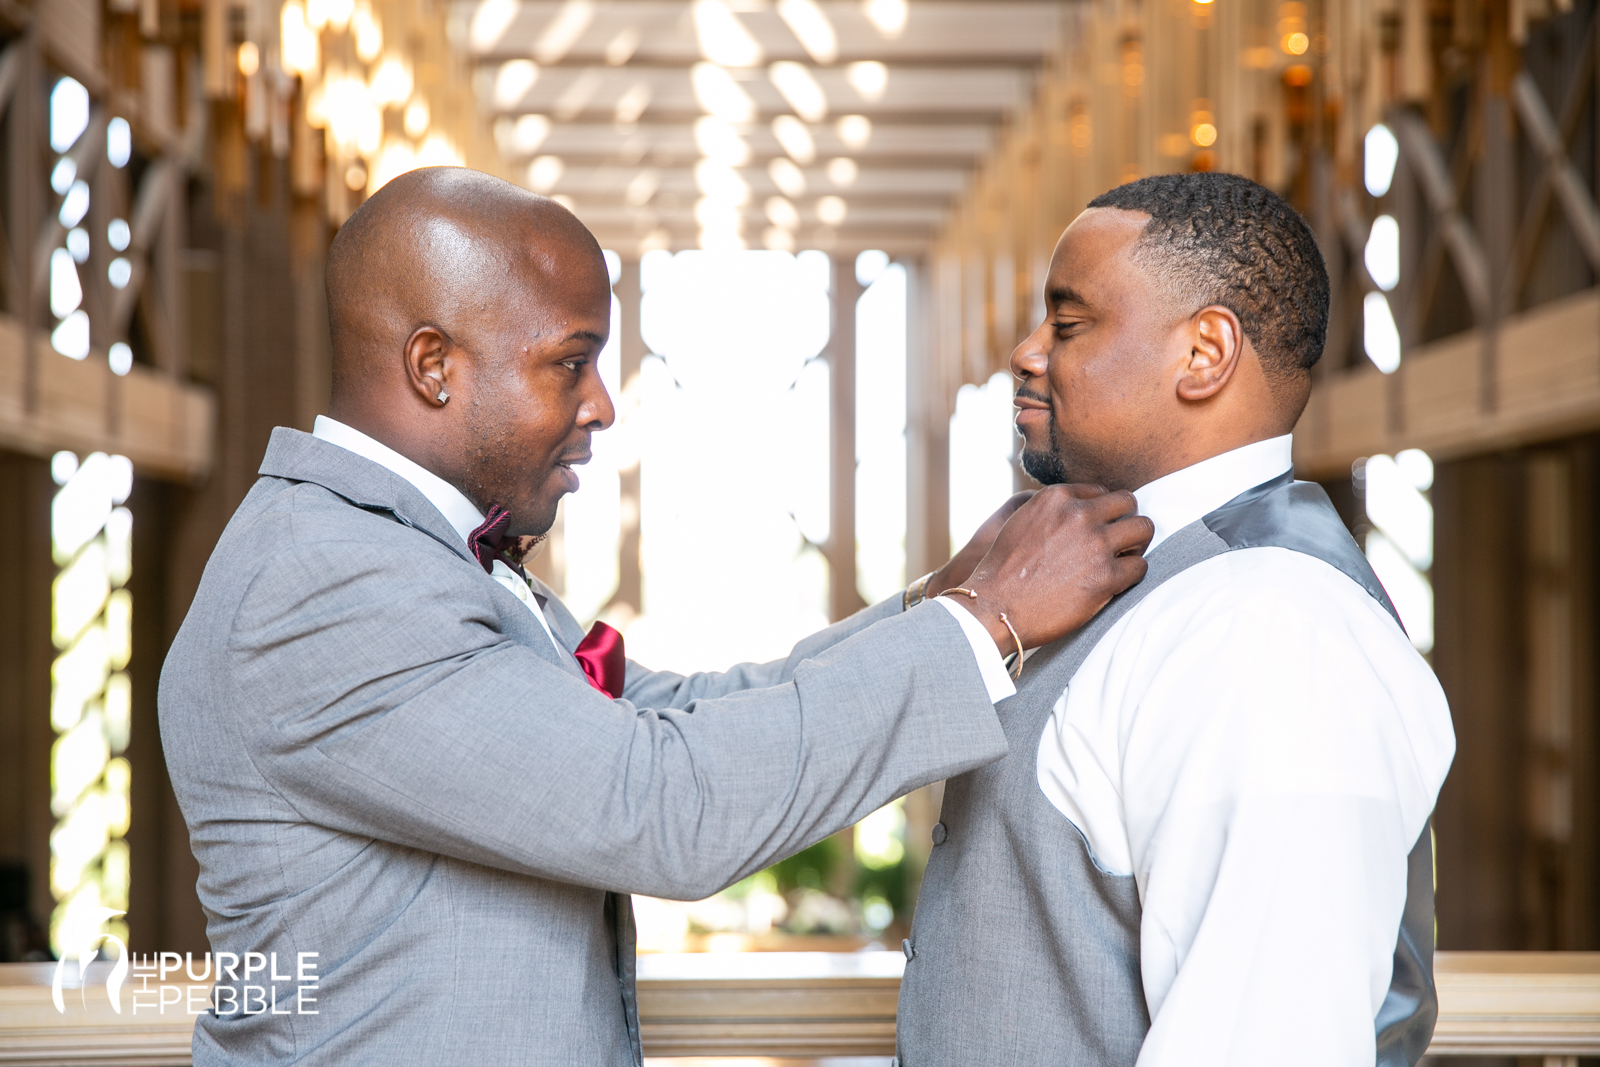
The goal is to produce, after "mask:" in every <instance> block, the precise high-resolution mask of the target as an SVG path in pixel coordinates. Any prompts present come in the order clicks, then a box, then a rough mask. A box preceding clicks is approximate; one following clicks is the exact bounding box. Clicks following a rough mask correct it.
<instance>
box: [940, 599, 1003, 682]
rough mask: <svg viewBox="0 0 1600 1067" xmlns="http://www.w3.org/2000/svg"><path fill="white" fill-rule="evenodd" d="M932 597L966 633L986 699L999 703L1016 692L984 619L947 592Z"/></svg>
mask: <svg viewBox="0 0 1600 1067" xmlns="http://www.w3.org/2000/svg"><path fill="white" fill-rule="evenodd" d="M931 599H932V600H933V602H934V603H935V604H938V605H939V606H940V607H942V608H944V609H945V610H946V611H948V612H949V613H950V614H952V615H954V616H955V617H956V622H958V623H960V624H961V633H962V634H963V635H964V636H965V637H966V639H967V644H969V645H971V646H972V655H973V657H974V658H976V659H977V661H978V674H979V676H980V677H982V678H983V687H984V688H985V689H987V690H988V691H989V702H990V703H991V704H998V703H1000V702H1001V701H1002V700H1004V699H1005V698H1006V697H1009V696H1015V695H1016V693H1017V687H1016V686H1015V685H1013V684H1012V682H1011V675H1010V674H1008V673H1007V672H1006V661H1005V660H1003V659H1001V658H1000V650H999V649H998V648H996V647H995V646H994V638H992V637H990V636H989V631H988V630H985V629H984V628H983V623H981V622H979V621H978V619H977V616H975V615H973V614H972V612H970V611H968V610H967V609H966V608H964V607H962V606H961V605H960V604H957V603H956V602H955V601H953V600H951V599H950V598H949V597H947V596H936V597H932V598H931Z"/></svg>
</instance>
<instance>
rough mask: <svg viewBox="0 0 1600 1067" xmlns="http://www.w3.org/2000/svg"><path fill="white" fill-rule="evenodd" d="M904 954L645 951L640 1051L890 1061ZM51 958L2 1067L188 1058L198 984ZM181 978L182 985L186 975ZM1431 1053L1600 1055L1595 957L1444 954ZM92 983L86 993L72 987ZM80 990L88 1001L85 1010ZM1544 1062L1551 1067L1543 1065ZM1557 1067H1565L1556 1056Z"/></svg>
mask: <svg viewBox="0 0 1600 1067" xmlns="http://www.w3.org/2000/svg"><path fill="white" fill-rule="evenodd" d="M904 967H905V958H904V957H903V956H902V955H901V954H900V953H898V952H882V951H878V952H851V953H839V952H716V953H675V954H659V955H643V956H640V957H639V1017H640V1018H639V1021H640V1033H641V1036H642V1037H643V1039H644V1050H645V1054H646V1055H648V1056H796V1057H808V1058H809V1057H819V1056H889V1055H892V1054H893V1053H894V1051H895V1008H896V1004H897V1001H898V999H899V992H900V977H901V973H902V971H903V969H904ZM54 970H55V967H54V965H52V964H48V963H10V964H3V965H0V1042H3V1044H4V1048H5V1062H6V1063H8V1064H12V1065H15V1067H45V1065H54V1064H60V1063H64V1062H72V1063H96V1064H102V1065H107V1067H112V1065H116V1067H133V1065H142V1064H150V1063H167V1064H188V1063H190V1062H191V1059H190V1043H191V1041H192V1035H193V1031H194V1016H193V1015H191V1014H188V1012H187V1011H186V1010H183V1009H180V1008H176V1007H169V1008H168V1010H167V1012H166V1013H164V1014H163V1013H160V1012H157V1011H154V1010H151V1009H150V1008H145V1009H144V1010H142V1011H140V1010H138V1009H136V1008H134V1007H133V1006H132V1004H131V1001H132V997H133V995H134V994H133V990H135V989H139V990H141V992H140V994H139V995H140V996H141V998H150V999H154V998H158V997H160V996H162V995H163V994H164V995H165V997H166V999H167V1000H168V1003H169V1005H187V1004H188V997H189V995H190V994H191V993H192V994H193V995H194V997H195V999H196V1002H197V1003H200V1004H204V1002H205V997H206V995H207V993H208V991H209V988H210V987H209V983H206V984H195V983H189V984H180V983H179V982H171V981H168V982H163V983H158V982H156V981H155V980H154V979H153V978H152V979H150V980H149V982H148V991H145V990H146V986H145V985H141V984H139V983H136V982H130V983H129V985H128V986H127V987H125V988H124V990H123V994H124V1004H123V1008H124V1010H123V1012H122V1013H121V1014H115V1013H113V1012H112V1010H111V1005H110V1003H109V1002H108V1000H107V998H106V994H105V989H104V983H105V977H106V974H107V972H108V971H109V970H110V967H109V965H107V964H103V963H97V964H93V965H91V967H90V969H89V973H88V977H87V982H86V983H82V982H79V980H78V975H77V968H76V967H69V968H68V969H67V975H68V977H67V980H66V981H65V982H64V983H63V985H64V986H65V987H66V994H67V995H66V997H65V998H64V999H65V1003H66V1005H67V1009H68V1013H67V1015H65V1016H63V1015H60V1014H58V1013H57V1012H56V1010H55V1007H54V1005H53V1004H52V1003H51V1000H50V996H51V992H50V983H51V977H52V975H53V973H54ZM178 977H180V978H181V977H182V975H181V973H180V975H178ZM1434 977H1435V980H1436V981H1437V983H1438V989H1439V1021H1438V1024H1437V1025H1436V1026H1435V1028H1434V1035H1433V1044H1432V1045H1431V1046H1430V1047H1429V1049H1428V1052H1429V1054H1430V1055H1433V1056H1546V1057H1565V1056H1592V1055H1595V1054H1597V1053H1600V953H1594V952H1440V953H1436V954H1435V956H1434ZM85 985H87V987H88V988H87V989H85V993H84V994H82V995H80V993H79V989H80V988H83V987H84V986H85ZM80 996H81V997H82V1003H81V1004H80ZM1547 1062H1549V1061H1547ZM1558 1062H1559V1061H1558Z"/></svg>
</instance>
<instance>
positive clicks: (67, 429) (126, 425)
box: [0, 315, 216, 481]
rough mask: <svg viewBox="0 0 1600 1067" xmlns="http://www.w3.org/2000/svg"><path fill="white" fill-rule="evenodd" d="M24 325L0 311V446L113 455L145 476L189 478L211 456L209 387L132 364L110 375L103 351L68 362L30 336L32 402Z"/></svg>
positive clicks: (35, 452)
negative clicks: (27, 391) (31, 400)
mask: <svg viewBox="0 0 1600 1067" xmlns="http://www.w3.org/2000/svg"><path fill="white" fill-rule="evenodd" d="M24 336H25V334H24V330H23V329H22V325H21V323H20V322H18V320H17V319H15V318H13V317H12V316H10V315H0V447H3V448H8V449H11V450H13V451H16V452H23V453H27V454H30V455H36V456H49V455H50V454H52V453H54V452H57V451H59V450H62V449H69V450H71V451H74V452H80V453H82V452H94V451H100V452H115V453H121V454H122V455H125V456H127V457H128V458H129V459H131V460H133V464H134V468H135V469H136V470H137V471H138V472H139V473H140V474H141V475H146V476H150V477H157V478H168V479H172V480H176V481H192V480H196V479H199V478H202V477H204V476H205V474H206V472H207V471H208V470H209V469H210V466H211V460H212V432H211V431H212V424H213V422H214V421H215V417H216V416H215V407H216V405H215V401H214V400H213V398H212V395H211V392H210V390H208V389H203V388H201V387H199V386H196V385H189V384H186V383H182V382H179V381H178V380H177V379H175V378H172V377H170V376H169V375H165V374H162V373H160V372H158V371H154V370H151V369H150V368H148V367H144V366H141V365H138V364H135V365H134V367H133V369H132V370H131V371H129V372H128V374H127V376H126V377H120V378H119V377H118V376H117V375H115V374H112V373H111V368H110V367H109V366H108V365H107V363H106V357H105V353H104V352H91V353H90V355H89V356H88V358H86V359H83V360H73V359H68V358H67V357H66V356H63V355H61V354H60V353H58V352H56V351H54V350H53V349H51V348H50V345H49V342H48V340H47V339H46V338H45V337H44V336H43V335H42V334H39V333H35V334H34V335H33V345H34V360H35V364H36V366H37V375H38V403H37V405H35V406H34V407H33V408H32V409H31V410H30V408H29V407H28V405H27V403H26V397H25V396H24V386H23V367H24V364H25V358H24Z"/></svg>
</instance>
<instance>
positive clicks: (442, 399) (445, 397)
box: [434, 389, 450, 404]
mask: <svg viewBox="0 0 1600 1067" xmlns="http://www.w3.org/2000/svg"><path fill="white" fill-rule="evenodd" d="M434 399H435V400H437V401H438V402H439V403H441V404H444V403H448V402H449V400H450V394H449V393H447V392H445V391H444V390H443V389H441V390H439V393H438V395H437V396H435V397H434Z"/></svg>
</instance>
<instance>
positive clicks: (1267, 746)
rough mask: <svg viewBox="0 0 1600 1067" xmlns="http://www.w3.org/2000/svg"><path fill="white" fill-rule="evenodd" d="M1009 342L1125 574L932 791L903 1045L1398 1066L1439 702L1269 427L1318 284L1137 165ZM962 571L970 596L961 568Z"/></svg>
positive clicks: (1239, 193)
mask: <svg viewBox="0 0 1600 1067" xmlns="http://www.w3.org/2000/svg"><path fill="white" fill-rule="evenodd" d="M1046 297H1047V302H1048V310H1049V315H1048V318H1047V319H1046V321H1045V322H1044V323H1043V324H1042V325H1041V326H1040V327H1039V329H1038V330H1037V331H1035V332H1034V334H1033V335H1032V336H1030V337H1029V338H1028V339H1027V340H1026V341H1024V342H1023V343H1022V344H1021V345H1020V346H1019V347H1018V348H1017V349H1016V351H1015V352H1014V353H1013V355H1012V358H1011V367H1012V370H1013V372H1014V373H1015V374H1016V375H1017V377H1018V378H1019V379H1020V380H1021V384H1020V386H1019V387H1018V389H1017V395H1016V406H1017V409H1018V413H1017V426H1018V429H1019V431H1020V432H1021V434H1022V436H1023V438H1024V444H1025V450H1024V453H1023V462H1024V464H1025V466H1026V468H1027V470H1028V471H1029V473H1031V474H1032V475H1033V476H1034V477H1035V478H1037V479H1038V480H1039V481H1041V482H1043V483H1045V484H1046V485H1053V484H1059V483H1063V482H1067V481H1083V482H1092V483H1096V484H1099V485H1103V486H1106V487H1108V488H1111V489H1127V490H1132V491H1133V493H1134V496H1135V498H1136V499H1137V500H1138V502H1139V511H1140V513H1141V514H1142V515H1144V516H1146V517H1148V518H1149V519H1151V520H1152V521H1153V522H1154V523H1155V528H1156V533H1155V537H1154V538H1153V540H1152V542H1151V548H1150V551H1149V552H1148V553H1147V559H1148V560H1149V563H1150V570H1149V573H1148V575H1147V576H1146V577H1145V578H1144V580H1143V581H1142V582H1141V583H1140V584H1139V585H1137V586H1135V587H1134V588H1133V589H1131V590H1129V591H1128V592H1127V593H1124V594H1122V595H1121V596H1120V597H1119V598H1118V599H1117V600H1115V601H1113V602H1112V604H1111V606H1110V607H1109V608H1107V609H1106V610H1105V611H1104V612H1102V613H1101V614H1100V615H1099V616H1097V617H1096V618H1095V620H1094V621H1093V622H1091V623H1090V624H1089V625H1088V626H1087V627H1085V628H1084V629H1083V630H1082V631H1079V632H1077V633H1075V634H1073V635H1071V636H1069V637H1067V638H1065V639H1063V640H1062V641H1060V642H1057V643H1055V644H1051V645H1048V646H1045V647H1043V648H1040V649H1037V650H1035V651H1034V652H1033V653H1032V654H1031V655H1030V656H1029V657H1028V659H1027V662H1026V667H1025V669H1024V670H1023V672H1022V675H1021V678H1020V680H1019V681H1018V683H1017V687H1018V692H1017V695H1016V696H1015V697H1013V698H1010V699H1008V700H1005V701H1002V702H1001V703H1000V704H999V705H997V709H996V710H997V711H998V712H999V713H1000V718H1001V722H1002V723H1003V724H1004V727H1005V731H1006V738H1007V741H1008V742H1009V743H1010V754H1009V755H1008V756H1006V757H1005V758H1004V759H1002V760H1000V761H998V762H996V763H992V764H989V765H986V766H983V767H980V768H977V769H975V770H973V771H969V772H967V773H965V774H963V775H960V776H958V777H956V778H954V779H952V780H951V781H950V782H949V783H948V784H947V785H946V788H945V795H944V810H943V812H942V815H941V821H940V823H939V824H938V825H936V826H935V827H934V835H933V840H934V849H933V854H932V857H931V859H930V861H929V864H928V868H927V874H926V876H925V877H924V880H923V883H922V888H921V890H920V893H919V896H918V902H917V910H916V916H915V921H914V925H913V932H912V936H911V937H910V938H909V939H908V940H907V941H906V944H905V950H906V956H907V963H906V970H905V980H904V983H903V985H902V988H901V996H900V1036H899V1045H900V1057H899V1062H900V1065H901V1067H954V1065H967V1064H973V1063H994V1064H1007V1065H1011V1067H1033V1065H1045V1064H1084V1065H1088V1064H1094V1065H1096V1067H1119V1065H1132V1064H1134V1063H1138V1064H1139V1065H1140V1067H1177V1065H1180V1064H1181V1065H1183V1067H1197V1065H1209V1064H1216V1065H1228V1067H1243V1065H1250V1064H1274V1065H1276V1064H1282V1063H1289V1062H1293V1063H1296V1064H1329V1065H1335V1064H1337V1065H1343V1067H1358V1065H1360V1067H1367V1065H1371V1064H1373V1063H1374V1062H1377V1063H1380V1064H1385V1065H1397V1064H1405V1063H1411V1064H1414V1063H1416V1061H1417V1060H1418V1059H1419V1058H1420V1057H1421V1055H1422V1053H1423V1051H1424V1050H1425V1049H1426V1048H1427V1045H1428V1042H1429V1039H1430V1037H1431V1034H1432V1029H1433V1022H1434V1018H1435V1016H1436V1001H1435V998H1434V991H1433V981H1432V953H1433V884H1432V867H1431V857H1432V851H1431V847H1430V838H1429V831H1428V817H1429V814H1430V812H1431V811H1432V809H1433V805H1434V801H1435V799H1436V797H1437V796H1438V791H1439V787H1440V785H1441V783H1442V782H1443V780H1444V777H1445V773H1446V771H1447V770H1448V768H1449V765H1450V761H1451V758H1452V757H1453V754H1454V748H1455V741H1454V735H1453V733H1452V730H1451V725H1450V716H1449V709H1448V707H1447V706H1446V704H1445V700H1444V695H1443V693H1442V692H1441V690H1440V688H1439V685H1438V683H1437V681H1436V680H1435V679H1434V677H1433V674H1432V672H1431V671H1430V670H1429V668H1428V665H1427V663H1426V662H1424V661H1423V659H1422V657H1421V656H1419V655H1418V654H1417V652H1416V651H1415V650H1414V649H1413V648H1412V646H1411V644H1410V642H1409V641H1408V640H1407V638H1406V635H1405V633H1404V631H1403V630H1402V628H1401V625H1400V622H1399V620H1398V618H1397V617H1396V615H1395V613H1394V609H1393V607H1392V606H1391V604H1390V602H1389V600H1388V598H1387V597H1386V596H1385V594H1384V591H1383V588H1382V586H1381V585H1379V583H1378V581H1377V579H1376V578H1375V577H1374V576H1373V573H1372V571H1371V569H1370V568H1369V567H1368V566H1367V564H1366V560H1365V559H1364V557H1363V556H1362V554H1361V551H1360V550H1359V549H1358V548H1357V546H1356V544H1355V542H1354V541H1352V540H1351V538H1350V535H1349V534H1348V533H1347V532H1346V531H1345V528H1344V526H1343V524H1342V523H1341V522H1340V520H1339V517H1338V515H1337V513H1336V512H1335V511H1334V509H1333V508H1332V506H1331V504H1330V503H1329V502H1328V499H1327V496H1326V494H1324V493H1323V491H1322V490H1321V488H1320V487H1318V486H1317V485H1315V484H1313V483H1307V482H1296V481H1294V479H1293V473H1292V469H1291V458H1290V431H1291V430H1292V429H1293V427H1294V424H1295V421H1296V420H1297V419H1298V418H1299V416H1300V413H1301V411H1302V410H1303V409H1304V407H1305V404H1306V400H1307V398H1308V396H1309V395H1310V389H1311V376H1310V368H1311V367H1312V365H1313V364H1315V363H1316V361H1317V359H1318V357H1319V356H1320V355H1321V352H1322V345H1323V338H1324V333H1325V330H1326V324H1327V314H1328V279H1327V273H1326V271H1325V269H1324V267H1323V262H1322V257H1321V254H1320V253H1319V252H1318V249H1317V245H1316V242H1315V240H1314V239H1313V237H1312V235H1311V232H1310V230H1309V228H1308V227H1307V226H1306V224H1305V222H1304V221H1303V220H1302V219H1301V218H1300V217H1299V216H1298V215H1297V214H1296V213H1295V212H1294V210H1293V209H1292V208H1290V207H1289V206H1288V205H1287V204H1285V203H1284V202H1283V201H1282V200H1281V199H1280V198H1279V197H1278V196H1276V195H1275V194H1273V193H1272V192H1270V191H1269V190H1267V189H1264V188H1262V187H1261V186H1259V185H1257V184H1255V183H1254V182H1251V181H1248V180H1246V179H1244V178H1240V177H1236V176H1233V175H1226V174H1185V175H1167V176H1162V177H1154V178H1146V179H1143V180H1141V181H1137V182H1134V183H1131V184H1129V185H1125V186H1122V187H1121V188H1118V189H1114V190H1112V191H1111V192H1109V193H1106V194H1105V195H1103V196H1101V197H1099V198H1098V199H1096V200H1094V201H1093V202H1092V203H1091V204H1090V206H1089V209H1088V210H1086V211H1085V212H1084V213H1083V214H1081V215H1080V216H1078V218H1077V219H1076V220H1075V221H1074V222H1073V223H1072V225H1071V226H1069V227H1068V228H1067V230H1066V232H1065V234H1063V236H1062V237H1061V240H1060V242H1059V243H1058V244H1057V246H1056V250H1055V253H1054V256H1053V258H1052V260H1051V264H1050V271H1049V276H1048V279H1047V281H1046ZM968 585H970V586H975V588H977V591H978V592H979V593H980V594H982V593H983V588H982V582H981V575H975V576H974V578H973V579H972V580H970V581H969V582H968Z"/></svg>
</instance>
